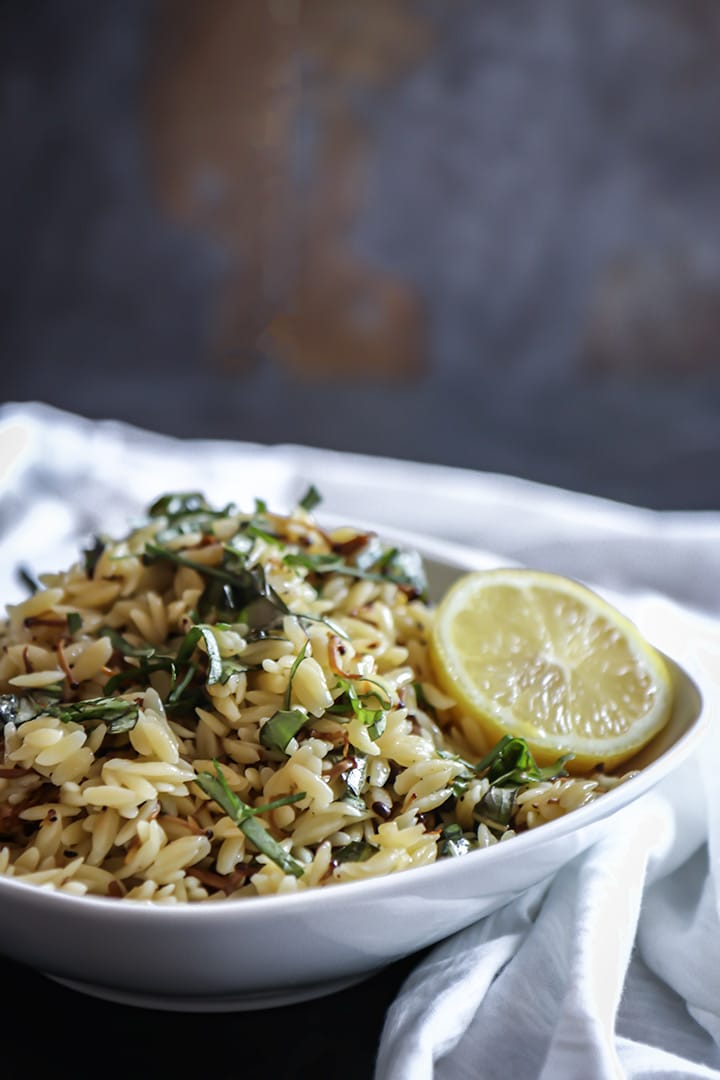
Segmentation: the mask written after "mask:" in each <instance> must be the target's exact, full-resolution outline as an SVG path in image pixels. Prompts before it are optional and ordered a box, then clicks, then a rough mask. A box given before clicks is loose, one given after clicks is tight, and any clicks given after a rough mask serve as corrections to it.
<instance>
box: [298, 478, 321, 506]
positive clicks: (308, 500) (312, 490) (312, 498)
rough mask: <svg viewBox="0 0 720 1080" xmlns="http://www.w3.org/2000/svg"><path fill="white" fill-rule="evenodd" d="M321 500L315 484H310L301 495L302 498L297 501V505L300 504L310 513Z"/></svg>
mask: <svg viewBox="0 0 720 1080" xmlns="http://www.w3.org/2000/svg"><path fill="white" fill-rule="evenodd" d="M321 502H322V495H321V494H320V492H319V491H318V489H317V488H316V487H315V485H314V484H311V485H310V487H309V488H308V489H307V491H306V492H305V494H304V495H303V497H302V499H300V501H299V502H298V506H301V507H302V508H303V510H307V512H308V513H310V512H311V511H312V510H314V509H315V507H316V506H319V505H320V503H321Z"/></svg>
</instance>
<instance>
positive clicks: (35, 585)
mask: <svg viewBox="0 0 720 1080" xmlns="http://www.w3.org/2000/svg"><path fill="white" fill-rule="evenodd" d="M16 573H17V576H18V579H19V580H20V581H21V582H22V584H23V585H24V586H25V588H26V589H27V590H28V592H29V593H31V594H34V593H36V592H39V591H40V589H41V588H42V585H41V584H40V582H39V581H38V579H37V578H36V577H35V575H34V574H33V573H31V572H30V570H28V568H27V566H18V568H17V571H16Z"/></svg>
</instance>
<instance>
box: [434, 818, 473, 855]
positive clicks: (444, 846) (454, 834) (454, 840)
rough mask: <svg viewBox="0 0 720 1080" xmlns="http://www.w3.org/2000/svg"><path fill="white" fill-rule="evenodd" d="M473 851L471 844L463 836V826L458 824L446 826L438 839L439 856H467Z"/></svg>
mask: <svg viewBox="0 0 720 1080" xmlns="http://www.w3.org/2000/svg"><path fill="white" fill-rule="evenodd" d="M471 849H472V844H471V842H470V841H469V840H468V838H467V837H466V836H464V835H463V831H462V826H461V825H458V823H457V822H453V823H452V824H451V825H446V826H445V828H444V829H443V830H442V832H441V833H440V836H439V837H438V855H440V856H442V857H447V856H450V857H456V856H458V855H467V853H468V851H470V850H471Z"/></svg>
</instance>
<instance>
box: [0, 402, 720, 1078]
mask: <svg viewBox="0 0 720 1080" xmlns="http://www.w3.org/2000/svg"><path fill="white" fill-rule="evenodd" d="M311 482H312V483H314V484H315V485H316V486H317V487H318V489H319V490H320V491H321V493H322V495H323V507H322V509H323V511H324V512H325V513H327V514H328V515H330V516H331V517H334V518H338V519H343V520H356V521H358V520H359V521H364V522H368V523H371V524H375V525H377V526H383V525H384V526H386V527H388V528H392V529H393V530H394V531H397V530H402V531H405V532H407V533H420V534H425V535H427V536H430V537H435V538H439V539H441V540H443V541H447V542H448V544H450V545H452V544H460V545H470V546H472V547H473V548H474V549H480V550H483V551H485V552H488V553H492V554H495V555H497V557H498V559H499V560H502V561H513V562H520V563H525V564H527V565H533V566H536V567H538V568H544V569H549V570H555V571H559V572H561V573H565V574H569V575H572V576H576V577H578V578H580V579H583V580H585V581H588V582H590V583H591V584H595V585H596V586H598V587H600V588H602V590H603V591H605V593H606V595H608V596H609V597H610V598H613V597H616V598H617V600H618V603H619V604H620V605H621V606H622V608H623V610H624V611H625V612H626V613H627V614H628V615H629V616H630V617H631V618H633V619H634V620H635V621H636V622H637V623H638V625H639V626H640V628H641V629H642V630H643V631H644V632H645V633H647V635H648V636H649V637H650V638H651V639H652V640H653V641H654V642H655V643H656V644H657V645H658V646H659V647H660V648H662V649H664V650H665V651H666V652H667V653H668V654H669V655H671V656H673V657H674V658H675V659H676V660H677V661H678V662H679V663H680V664H682V665H683V666H684V667H685V668H686V669H687V670H688V671H689V673H690V674H691V675H692V676H693V678H694V679H695V681H696V683H697V684H698V686H699V687H700V689H701V692H702V695H703V699H704V703H705V708H706V710H708V712H709V715H710V717H711V724H710V726H709V730H708V733H707V735H706V737H705V739H704V741H703V743H702V746H701V747H700V748H699V749H698V750H697V751H696V752H695V754H694V755H693V756H692V757H691V758H690V759H689V760H688V761H687V762H686V763H685V764H684V765H683V766H682V767H681V768H680V769H679V770H678V771H677V772H676V773H675V774H673V775H671V776H670V777H668V778H667V779H666V780H664V781H663V782H662V783H661V784H660V785H658V786H657V787H656V788H655V789H654V790H653V791H651V792H650V793H649V794H647V795H646V796H644V797H643V798H642V799H641V800H640V801H639V802H637V803H636V804H634V805H631V806H629V807H626V808H625V809H624V810H622V811H621V812H620V814H619V815H618V817H617V818H616V819H615V821H614V825H613V829H612V831H611V832H608V833H607V835H605V836H604V837H603V839H602V840H601V841H599V842H598V843H597V844H596V845H595V846H593V847H592V848H590V849H589V850H587V851H586V852H584V853H582V854H581V855H579V856H578V857H577V858H576V859H574V860H573V861H572V862H571V863H569V864H568V865H567V866H566V867H565V868H564V869H563V870H562V871H560V872H559V873H558V874H557V875H556V876H555V877H554V878H553V879H552V880H551V881H549V882H544V883H541V884H540V885H537V886H535V887H534V888H533V889H531V890H529V891H528V892H527V893H526V894H524V895H523V896H521V897H520V898H518V899H517V900H515V901H514V902H513V903H512V904H510V905H508V906H507V907H505V908H504V909H502V910H500V911H498V912H496V913H495V914H493V915H490V916H488V917H487V918H485V919H483V920H481V921H480V922H478V923H477V924H476V925H474V926H472V927H470V928H469V929H467V930H465V931H462V932H460V933H458V934H456V935H454V936H453V937H451V938H449V939H448V940H446V941H444V942H442V943H440V944H439V945H437V946H436V947H435V948H433V949H432V950H431V951H430V952H429V953H428V954H427V955H426V956H425V957H424V958H423V959H422V960H421V961H420V963H419V964H418V966H417V967H416V968H415V970H414V971H413V972H412V974H411V975H410V977H409V978H408V979H407V981H406V983H405V985H404V986H403V987H402V988H401V991H400V993H399V995H398V997H397V999H396V1001H395V1002H394V1004H393V1006H392V1007H391V1009H390V1011H389V1014H388V1016H387V1020H386V1024H385V1028H384V1031H383V1034H382V1038H381V1043H380V1046H379V1049H378V1058H377V1068H376V1077H375V1080H426V1078H427V1080H431V1078H433V1080H435V1078H437V1080H465V1078H470V1077H473V1078H475V1077H478V1078H482V1080H494V1078H495V1077H497V1078H498V1080H507V1078H508V1077H511V1078H512V1080H526V1078H527V1080H531V1078H532V1080H537V1078H541V1080H565V1078H567V1080H575V1078H578V1080H594V1078H597V1080H605V1078H616V1077H629V1078H633V1080H641V1078H642V1080H645V1078H647V1080H650V1078H654V1077H673V1078H683V1077H713V1078H717V1080H720V904H719V893H720V888H719V884H720V784H719V783H718V777H720V727H719V726H718V725H719V724H720V719H718V693H719V691H718V687H719V686H720V620H719V619H718V616H720V513H715V512H692V513H691V512H687V513H683V512H657V511H651V510H647V509H643V508H640V507H631V506H625V505H620V504H616V503H613V502H611V501H608V500H604V499H598V498H594V497H591V496H587V495H583V494H580V493H574V492H568V491H562V490H558V489H555V488H551V487H547V486H543V485H539V484H534V483H531V482H528V481H524V480H520V479H517V478H513V477H505V476H498V475H493V474H484V473H478V472H473V471H471V470H463V469H455V468H449V467H443V466H433V465H424V464H420V463H416V462H403V461H398V460H387V459H380V458H374V457H372V456H366V455H357V454H344V453H338V452H333V451H326V450H319V449H314V448H312V447H308V446H303V447H299V446H286V445H274V446H260V445H256V444H248V443H241V442H235V443H228V442H220V441H204V442H203V441H199V440H193V441H183V440H178V439H171V438H168V437H165V436H160V435H156V434H151V433H147V432H143V431H139V430H136V429H133V428H131V427H129V426H126V425H123V424H119V423H117V422H113V421H103V422H92V421H88V420H84V419H81V418H79V417H76V416H72V415H70V414H67V413H62V412H59V411H57V410H55V409H52V408H49V407H47V406H44V405H41V404H9V405H5V406H3V407H2V408H0V553H1V554H2V559H0V595H1V596H2V597H3V600H4V601H6V602H12V601H14V600H16V599H18V598H19V596H20V595H22V594H23V589H22V586H21V585H20V583H19V581H18V580H17V574H16V568H17V565H18V563H23V564H25V565H26V566H27V567H28V568H29V569H30V570H32V571H36V572H39V571H42V570H46V569H57V568H61V567H64V566H65V565H67V564H69V562H71V561H73V560H74V559H75V558H76V556H77V551H78V545H79V544H81V543H83V542H84V541H86V540H88V539H89V538H90V537H91V536H92V535H93V533H95V532H97V531H107V532H109V533H113V532H115V531H116V530H117V531H122V530H123V529H125V528H126V526H127V524H128V521H129V520H131V519H132V518H133V517H134V516H135V515H139V514H140V512H141V511H142V509H143V508H144V506H145V505H146V504H147V503H148V502H149V501H150V500H152V499H153V498H155V497H156V496H157V495H159V494H161V493H162V492H164V491H168V490H193V489H200V490H203V491H204V492H205V493H206V494H207V495H208V496H209V497H210V498H211V499H213V500H218V501H223V500H224V501H227V500H230V499H232V500H234V501H236V502H238V503H240V504H241V505H244V504H246V503H251V501H252V498H253V497H254V496H259V497H263V498H265V499H266V500H267V501H268V503H270V504H271V505H272V506H275V507H279V508H282V507H284V506H289V505H290V504H292V502H293V500H294V499H296V498H297V497H298V496H299V495H300V494H301V493H302V492H303V491H304V489H305V488H306V486H307V485H308V484H309V483H311Z"/></svg>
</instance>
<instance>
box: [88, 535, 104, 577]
mask: <svg viewBox="0 0 720 1080" xmlns="http://www.w3.org/2000/svg"><path fill="white" fill-rule="evenodd" d="M105 547H106V543H105V540H104V538H103V537H102V536H95V537H94V538H93V542H92V544H91V546H90V547H88V548H85V549H84V550H83V566H84V569H85V574H86V575H87V577H89V578H92V577H94V576H95V568H96V567H97V564H98V563H99V561H100V557H101V555H102V553H103V552H104V550H105Z"/></svg>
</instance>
